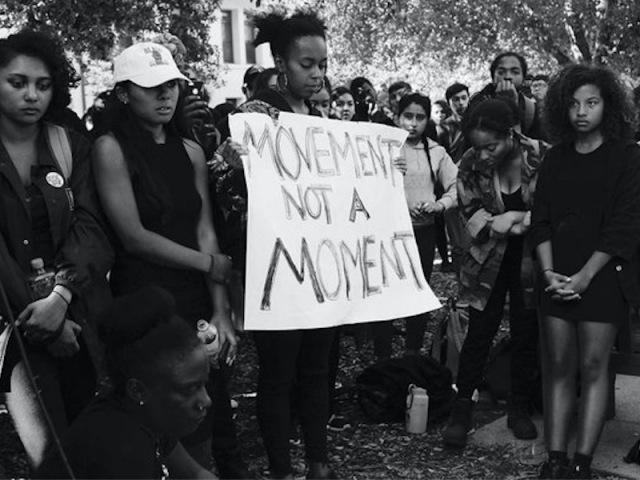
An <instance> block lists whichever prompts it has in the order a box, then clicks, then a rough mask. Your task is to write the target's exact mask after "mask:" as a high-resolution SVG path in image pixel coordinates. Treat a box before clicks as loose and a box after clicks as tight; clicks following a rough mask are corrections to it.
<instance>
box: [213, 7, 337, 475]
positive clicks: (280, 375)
mask: <svg viewBox="0 0 640 480" xmlns="http://www.w3.org/2000/svg"><path fill="white" fill-rule="evenodd" d="M255 26H256V27H257V29H258V35H257V37H256V39H255V41H254V44H255V45H260V44H262V43H269V44H270V46H271V53H272V55H273V58H274V62H275V65H276V68H277V69H278V84H277V88H276V89H269V90H263V91H260V92H257V93H256V94H255V96H254V97H253V98H252V99H251V100H249V101H248V102H247V103H245V104H243V105H241V106H240V107H239V108H238V111H239V112H257V113H265V114H267V115H270V116H271V117H272V118H274V119H277V117H278V115H279V114H280V112H293V113H298V114H301V115H316V116H319V115H320V114H319V112H317V111H316V110H315V109H314V108H313V107H312V105H311V103H310V102H309V99H310V98H311V96H312V95H313V94H314V93H316V92H317V91H319V90H320V89H322V86H323V78H324V75H325V73H326V69H327V45H326V41H325V29H326V27H325V25H324V23H323V22H322V21H321V20H320V19H319V18H318V17H317V15H316V14H315V13H312V12H306V11H305V12H302V11H298V12H296V13H294V14H293V15H292V16H289V17H285V16H284V15H282V14H280V13H273V12H272V13H269V14H266V15H263V16H258V17H256V18H255ZM223 131H224V130H223ZM227 132H228V129H227ZM230 163H231V162H230ZM230 163H225V162H223V161H221V159H220V158H218V161H216V162H214V163H213V165H212V171H211V173H212V182H213V183H214V184H215V187H216V191H217V192H218V199H219V203H220V205H221V206H223V208H225V209H226V210H227V213H228V216H227V219H228V220H229V219H234V218H235V219H236V224H235V226H236V228H237V229H238V230H239V231H241V232H242V233H241V238H242V239H243V242H246V186H245V184H244V178H243V172H242V171H241V168H242V166H241V165H240V164H238V163H235V162H234V164H233V165H231V164H230ZM227 225H228V227H229V228H233V226H232V225H230V224H229V223H227ZM245 247H246V243H243V244H241V246H240V248H239V249H238V250H237V251H235V252H233V253H234V261H235V262H236V264H242V265H244V264H245V261H244V255H245V250H246V248H245ZM229 253H231V252H229ZM253 333H254V340H255V343H256V347H257V351H258V360H259V364H260V374H259V378H258V421H259V423H260V430H261V432H262V436H263V439H264V443H265V447H266V450H267V455H268V457H269V469H270V471H271V475H272V477H274V478H293V475H294V471H293V467H292V465H291V458H290V453H289V437H290V433H291V430H292V426H291V417H292V410H293V408H292V397H296V398H297V399H299V401H298V402H297V403H298V404H297V409H296V411H297V414H298V418H299V420H300V425H301V427H302V432H303V436H304V442H305V448H306V457H307V460H308V463H309V471H308V473H307V477H308V478H336V476H335V473H334V472H333V470H332V469H331V468H330V467H329V466H328V464H327V431H326V430H327V419H328V388H327V382H328V381H327V375H328V364H329V350H330V347H331V342H332V340H333V338H334V336H335V329H333V328H323V329H311V330H290V331H255V332H253ZM294 386H295V388H294ZM294 393H295V395H294Z"/></svg>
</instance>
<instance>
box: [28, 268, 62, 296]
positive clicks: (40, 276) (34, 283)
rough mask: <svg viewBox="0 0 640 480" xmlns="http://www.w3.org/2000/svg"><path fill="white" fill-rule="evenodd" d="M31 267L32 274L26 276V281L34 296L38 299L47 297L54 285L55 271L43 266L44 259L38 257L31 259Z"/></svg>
mask: <svg viewBox="0 0 640 480" xmlns="http://www.w3.org/2000/svg"><path fill="white" fill-rule="evenodd" d="M31 269H32V270H33V274H32V275H31V276H30V277H29V278H28V283H29V288H30V289H31V291H32V292H33V296H34V298H35V299H36V300H39V299H41V298H45V297H48V296H49V294H50V293H51V291H52V290H53V287H55V286H56V272H55V271H53V270H52V269H48V268H44V260H42V258H40V257H38V258H34V259H33V260H31Z"/></svg>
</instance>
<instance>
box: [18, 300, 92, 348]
mask: <svg viewBox="0 0 640 480" xmlns="http://www.w3.org/2000/svg"><path fill="white" fill-rule="evenodd" d="M67 307H68V305H67V304H66V303H65V301H64V300H62V298H61V297H60V296H59V295H57V294H55V293H51V294H50V295H49V296H47V297H45V298H42V299H40V300H36V301H35V302H32V303H30V304H29V305H27V307H26V308H25V309H24V310H23V311H22V312H21V313H20V315H18V318H17V319H16V327H18V328H19V329H20V330H21V331H22V333H23V335H24V337H25V339H26V340H27V341H28V342H29V343H31V344H33V345H43V346H44V347H45V348H46V349H47V351H48V352H49V353H50V354H51V355H53V356H54V357H70V356H72V355H74V354H75V353H76V352H78V350H80V344H79V343H78V340H77V337H78V336H79V335H80V332H81V331H82V327H81V326H80V325H78V324H77V323H76V322H74V321H73V320H69V319H68V318H66V315H67Z"/></svg>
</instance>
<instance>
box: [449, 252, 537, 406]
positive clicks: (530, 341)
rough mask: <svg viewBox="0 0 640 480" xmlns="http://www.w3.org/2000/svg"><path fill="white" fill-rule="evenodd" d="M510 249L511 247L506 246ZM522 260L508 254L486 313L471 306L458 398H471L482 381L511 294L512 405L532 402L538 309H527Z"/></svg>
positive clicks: (462, 353)
mask: <svg viewBox="0 0 640 480" xmlns="http://www.w3.org/2000/svg"><path fill="white" fill-rule="evenodd" d="M507 248H508V247H507ZM520 265H521V262H520V261H516V262H513V261H510V259H509V258H508V256H507V254H506V253H505V258H504V259H503V261H502V265H501V266H500V272H499V273H498V277H497V279H496V283H495V285H494V287H493V291H492V292H491V296H490V297H489V300H488V302H487V305H486V307H485V309H484V310H482V311H481V310H477V309H475V308H473V307H469V330H468V332H467V336H466V338H465V340H464V344H463V345H462V350H461V352H460V364H459V367H458V379H457V386H458V397H459V398H466V399H470V398H471V396H472V395H473V391H474V389H476V388H477V387H478V385H479V384H480V382H481V380H482V376H483V373H484V369H485V366H486V362H487V358H488V356H489V350H490V349H491V345H492V342H493V339H494V337H495V336H496V333H497V332H498V328H499V327H500V322H501V321H502V317H503V315H504V306H505V300H506V296H507V293H508V294H509V328H510V333H511V342H512V349H511V352H512V353H511V365H510V370H511V372H510V378H511V392H510V403H511V402H516V403H525V402H527V401H528V400H529V399H530V396H531V393H532V392H531V386H532V383H533V378H534V376H535V371H536V368H537V348H538V325H537V316H536V311H535V309H528V308H525V305H524V295H523V289H522V281H521V278H520Z"/></svg>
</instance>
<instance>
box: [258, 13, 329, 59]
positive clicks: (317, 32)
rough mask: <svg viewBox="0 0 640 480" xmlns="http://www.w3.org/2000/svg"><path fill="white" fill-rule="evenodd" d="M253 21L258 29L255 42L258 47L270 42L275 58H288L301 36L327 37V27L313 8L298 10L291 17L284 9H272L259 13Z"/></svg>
mask: <svg viewBox="0 0 640 480" xmlns="http://www.w3.org/2000/svg"><path fill="white" fill-rule="evenodd" d="M253 23H254V25H255V27H256V28H257V29H258V34H257V35H256V38H255V40H254V41H253V44H254V45H255V46H256V47H257V46H258V45H261V44H263V43H268V44H269V47H270V48H271V54H272V55H273V56H274V58H275V57H276V56H281V57H283V58H286V57H287V54H288V53H289V49H290V48H291V46H292V45H293V44H294V42H295V41H296V40H298V39H299V38H302V37H309V36H311V37H316V36H317V37H322V38H323V39H326V30H327V27H326V25H325V23H324V22H323V21H322V20H321V19H320V17H319V16H318V14H317V13H316V12H315V11H313V10H297V11H296V12H294V13H293V15H291V16H289V17H287V16H286V14H285V13H284V12H282V11H278V10H272V11H270V12H268V13H264V14H257V15H256V16H255V17H254V18H253Z"/></svg>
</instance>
